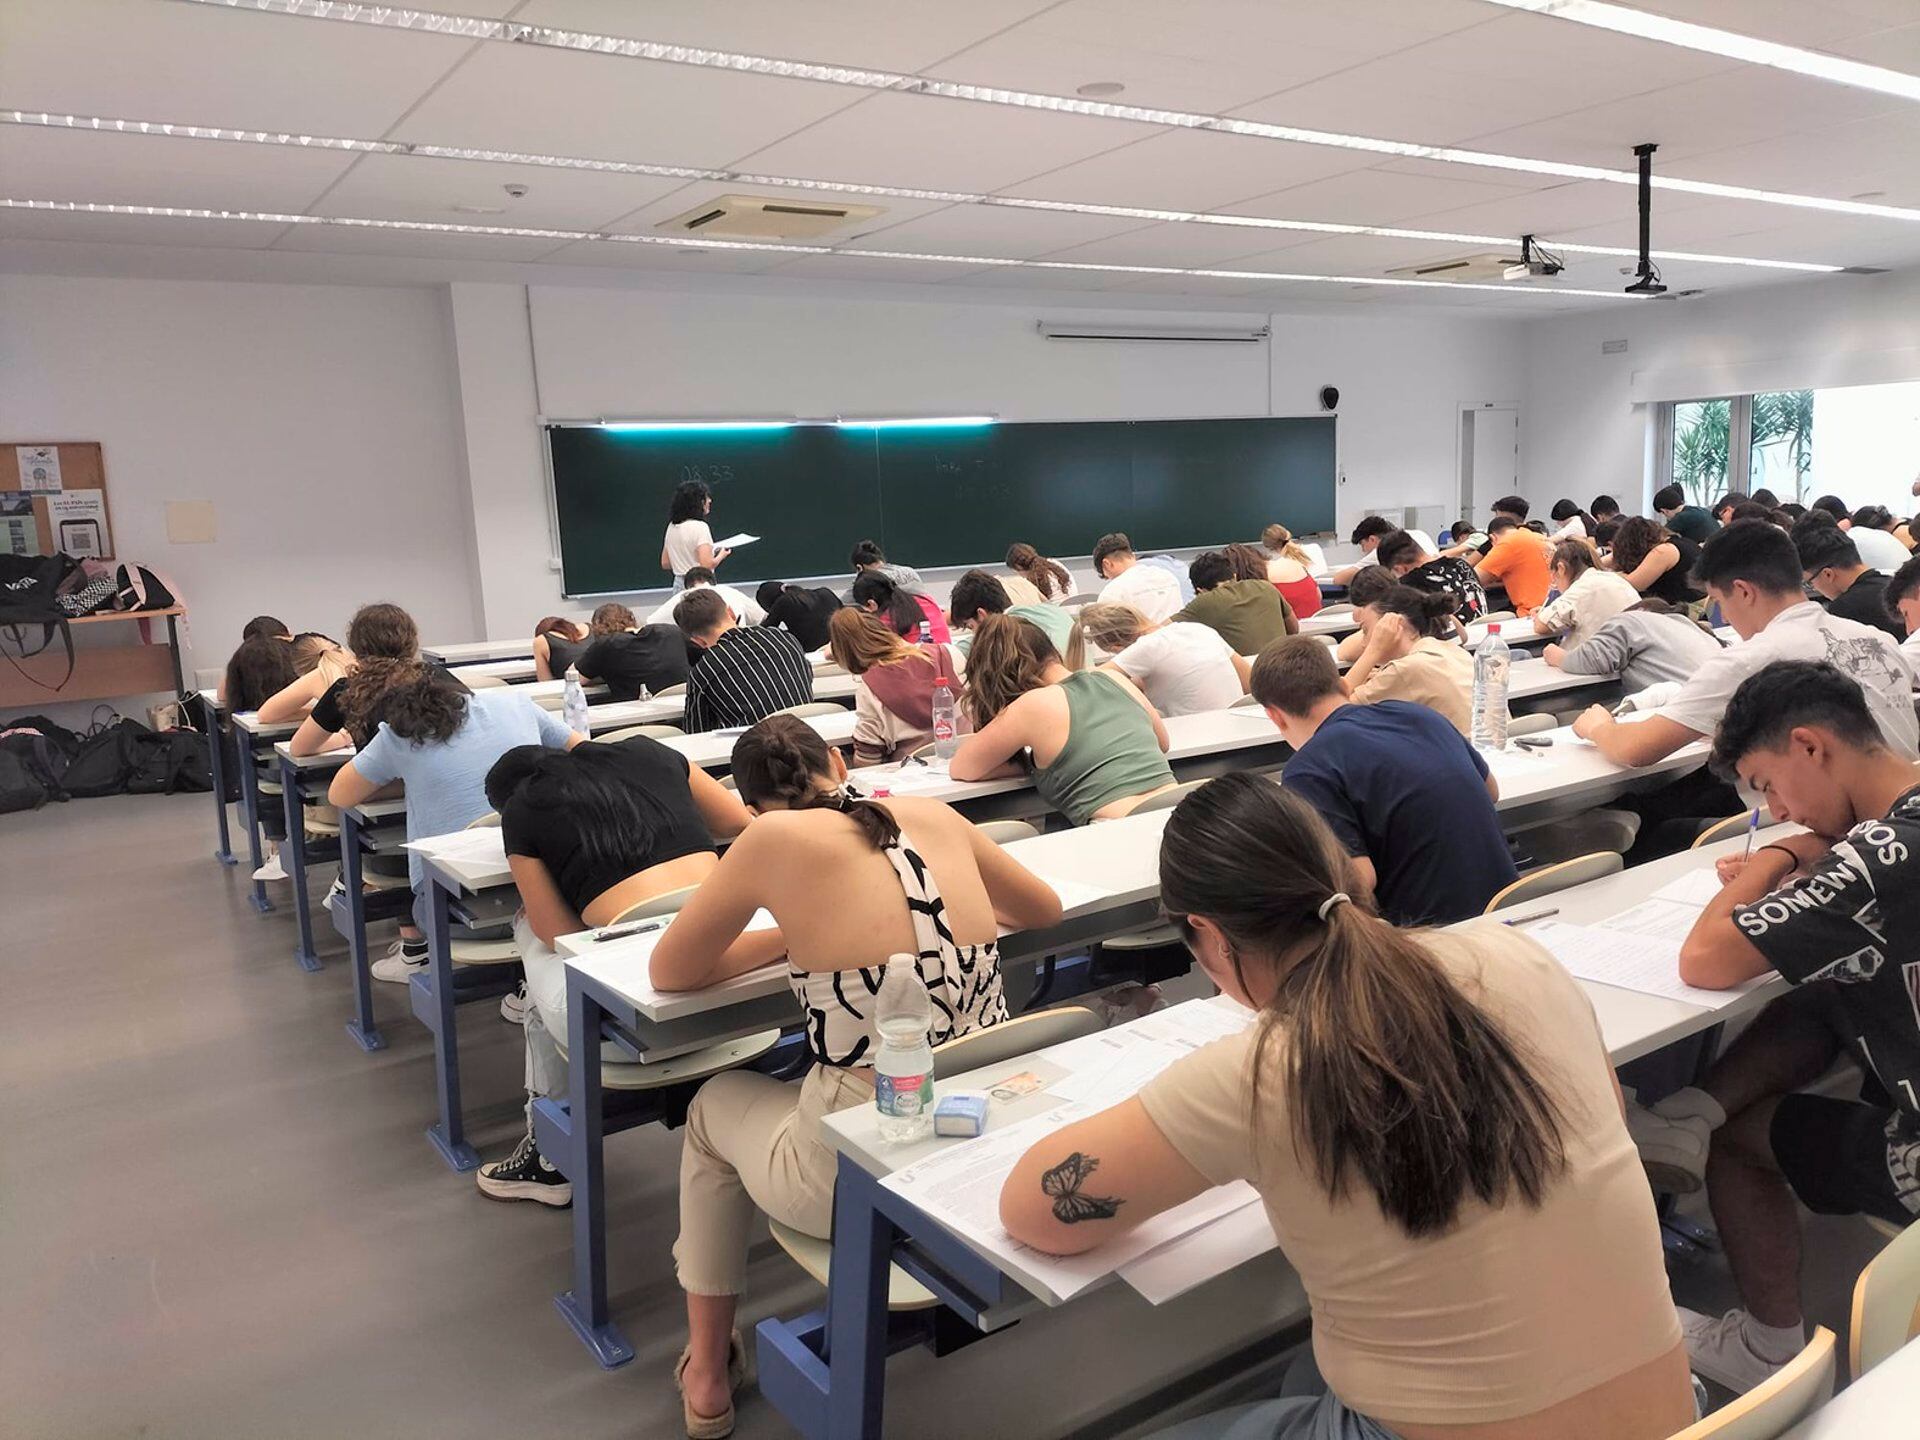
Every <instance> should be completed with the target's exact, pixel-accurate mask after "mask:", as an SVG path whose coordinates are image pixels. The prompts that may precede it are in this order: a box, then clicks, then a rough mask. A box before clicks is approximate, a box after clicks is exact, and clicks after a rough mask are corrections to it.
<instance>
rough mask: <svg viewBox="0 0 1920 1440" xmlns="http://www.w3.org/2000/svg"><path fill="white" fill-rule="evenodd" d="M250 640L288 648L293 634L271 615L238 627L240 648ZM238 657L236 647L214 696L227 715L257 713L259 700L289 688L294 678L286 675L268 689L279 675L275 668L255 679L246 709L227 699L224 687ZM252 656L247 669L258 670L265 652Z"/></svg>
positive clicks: (261, 616)
mask: <svg viewBox="0 0 1920 1440" xmlns="http://www.w3.org/2000/svg"><path fill="white" fill-rule="evenodd" d="M249 640H278V641H280V642H281V643H282V644H286V645H291V644H292V643H293V632H292V631H291V630H289V629H288V628H287V625H286V622H285V621H284V620H276V619H275V618H274V617H273V616H271V615H256V616H254V617H253V619H251V620H249V621H248V622H247V623H246V624H245V625H244V626H243V627H241V630H240V644H241V645H242V646H244V645H245V644H246V643H247V642H248V641H249ZM239 653H240V651H239V649H238V647H236V648H235V650H234V653H233V655H232V656H231V657H229V658H228V660H227V668H226V669H225V670H223V671H221V672H220V683H219V685H218V687H217V688H216V690H215V692H214V693H215V695H216V696H217V697H218V699H219V701H220V703H221V704H222V705H224V706H226V707H227V709H228V710H230V711H240V710H258V709H259V708H260V702H261V701H262V700H264V699H265V698H266V697H267V696H268V695H271V694H273V692H274V691H275V690H278V689H280V688H281V686H284V685H290V684H292V683H293V681H294V679H295V678H296V677H295V676H293V675H288V676H287V677H286V678H285V679H283V680H280V682H279V684H276V685H273V686H272V687H271V688H268V685H267V682H268V681H269V680H272V679H275V678H277V677H278V676H279V675H280V674H281V673H282V672H281V669H280V667H279V666H278V665H274V666H273V667H272V670H271V672H270V673H266V674H255V675H254V677H253V680H252V689H251V691H250V692H249V693H250V694H251V696H252V703H251V704H249V705H235V704H234V703H233V702H232V701H231V700H230V699H229V698H228V691H227V687H228V684H229V683H230V677H231V676H232V673H233V661H234V660H235V659H237V658H238V657H239ZM251 653H252V655H253V656H254V657H255V658H254V659H252V660H250V661H249V662H248V665H249V668H251V669H256V670H257V669H258V668H259V666H260V664H261V661H260V658H259V657H261V656H264V655H265V653H266V652H265V651H254V652H251Z"/></svg>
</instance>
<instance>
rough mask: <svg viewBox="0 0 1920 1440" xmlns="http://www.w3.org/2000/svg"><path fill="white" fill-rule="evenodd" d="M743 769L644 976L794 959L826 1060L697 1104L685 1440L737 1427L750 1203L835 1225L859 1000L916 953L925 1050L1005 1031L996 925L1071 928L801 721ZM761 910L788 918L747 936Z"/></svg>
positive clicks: (719, 1080)
mask: <svg viewBox="0 0 1920 1440" xmlns="http://www.w3.org/2000/svg"><path fill="white" fill-rule="evenodd" d="M994 623H997V624H1004V625H1015V626H1016V628H1018V629H1022V630H1026V631H1028V632H1029V633H1032V634H1037V633H1038V632H1037V631H1033V630H1032V627H1030V626H1017V625H1016V622H1013V621H996V622H994ZM733 774H734V778H735V780H736V781H737V782H738V783H739V786H740V798H741V799H742V800H744V801H745V802H746V803H747V805H748V806H749V807H750V808H751V809H752V810H753V811H754V813H755V815H756V816H757V817H758V818H756V819H755V820H754V822H753V823H752V824H751V825H749V826H748V827H747V828H746V830H745V832H744V833H743V834H742V835H741V836H740V838H739V839H738V840H737V841H735V842H734V844H733V846H732V847H731V848H730V849H729V850H728V851H727V853H726V855H725V857H724V858H723V859H722V860H721V861H720V865H719V868H718V869H717V870H716V871H715V872H714V874H713V876H712V877H711V878H710V879H708V880H707V881H705V882H704V883H703V884H702V885H701V887H700V890H699V892H698V893H697V894H695V895H694V897H693V898H692V899H691V900H689V901H688V902H687V904H686V908H685V909H683V910H682V911H681V912H680V914H679V916H678V917H677V918H676V919H675V920H674V922H673V924H672V926H671V927H670V928H669V929H668V930H667V932H666V934H665V935H664V936H663V937H662V938H661V940H660V943H659V945H658V947H657V948H656V949H655V950H654V952H653V958H652V981H653V984H654V985H655V986H656V987H657V988H659V989H661V990H697V989H701V988H703V987H705V986H709V985H713V984H716V983H718V982H720V981H722V980H726V979H728V978H730V977H732V976H734V975H739V974H742V973H744V972H746V971H748V970H753V969H757V968H758V967H759V966H761V965H765V964H767V963H768V962H770V961H772V960H774V959H776V958H778V957H779V956H781V955H782V954H784V955H785V957H786V968H787V975H788V979H789V980H790V981H791V982H792V985H793V992H794V995H795V997H796V998H797V999H798V1001H799V1003H800V1005H801V1007H802V1009H803V1010H804V1012H805V1014H806V1016H807V1026H806V1035H807V1044H808V1048H809V1050H810V1051H811V1052H812V1057H813V1062H814V1063H813V1066H812V1068H811V1069H809V1070H808V1071H807V1073H806V1076H805V1078H804V1079H802V1080H801V1081H800V1083H799V1084H798V1085H789V1084H785V1083H783V1082H781V1081H779V1080H776V1079H774V1078H773V1077H771V1076H768V1075H759V1074H754V1073H752V1072H749V1071H744V1070H735V1071H731V1072H729V1073H727V1074H725V1075H719V1076H716V1077H715V1078H713V1079H711V1080H709V1081H707V1083H706V1084H705V1085H704V1086H702V1087H701V1089H700V1093H699V1094H698V1095H696V1096H695V1097H694V1100H693V1106H692V1108H691V1110H689V1112H688V1114H687V1127H686V1141H685V1144H684V1147H683V1148H682V1150H681V1156H680V1238H679V1239H678V1241H676V1242H675V1244H674V1247H673V1255H674V1264H675V1267H676V1269H677V1271H678V1274H679V1277H680V1285H681V1288H682V1289H684V1290H685V1291H686V1292H687V1328H688V1332H689V1337H688V1345H687V1348H686V1350H685V1351H683V1352H682V1353H681V1356H680V1363H679V1365H678V1366H677V1367H676V1369H675V1378H676V1379H677V1380H678V1381H679V1384H680V1387H681V1391H682V1394H683V1395H684V1396H685V1409H686V1422H687V1433H688V1434H689V1435H691V1436H720V1435H726V1434H728V1433H730V1431H731V1429H732V1426H733V1393H732V1392H733V1389H734V1386H735V1385H736V1384H737V1383H738V1379H739V1376H740V1374H741V1371H742V1370H743V1369H744V1362H745V1355H744V1352H743V1347H742V1344H741V1340H740V1336H739V1334H738V1333H737V1332H736V1331H734V1329H733V1318H734V1310H735V1306H736V1304H737V1301H738V1297H739V1294H740V1291H741V1289H742V1287H743V1285H744V1283H745V1280H746V1267H747V1247H748V1246H749V1244H751V1242H752V1239H753V1230H754V1211H755V1210H756V1208H757V1209H759V1210H762V1211H765V1212H766V1213H767V1214H768V1215H770V1216H772V1217H773V1218H774V1219H776V1220H779V1221H780V1222H781V1223H783V1224H786V1225H791V1226H793V1227H794V1228H795V1229H797V1230H800V1231H802V1232H804V1233H805V1234H808V1235H814V1236H819V1237H822V1238H824V1237H826V1236H828V1235H829V1234H831V1232H832V1225H833V1183H834V1171H835V1157H834V1152H833V1150H832V1148H831V1147H830V1146H829V1145H827V1144H826V1142H825V1141H824V1140H823V1139H822V1138H821V1133H820V1122H821V1120H822V1119H823V1118H824V1117H826V1116H827V1115H830V1114H832V1113H834V1112H835V1111H837V1110H845V1109H848V1108H850V1107H852V1106H856V1105H871V1104H872V1103H873V1068H872V1066H873V1057H874V1052H875V1050H876V1048H877V1046H878V1044H879V1037H878V1035H877V1034H875V1032H874V1028H873V1010H872V1007H871V1006H870V1005H867V1004H864V1003H862V999H861V998H860V997H867V996H871V995H872V994H873V993H874V992H875V991H877V990H878V989H879V986H880V981H881V977H882V974H883V968H882V967H883V966H884V965H885V963H886V961H887V960H888V959H889V957H892V956H910V957H912V958H913V963H914V966H915V968H916V969H917V970H918V971H919V972H920V975H921V978H922V979H924V980H925V981H926V982H927V986H928V988H929V990H931V991H932V992H933V994H934V995H935V996H936V997H937V1003H936V1004H935V1005H934V1017H935V1018H934V1028H933V1031H932V1033H930V1034H929V1036H928V1039H929V1040H930V1041H931V1042H932V1043H933V1044H936V1045H938V1044H942V1043H944V1042H945V1041H947V1040H950V1039H953V1038H955V1037H957V1036H960V1035H965V1034H968V1033H970V1032H971V1031H973V1030H976V1029H979V1028H981V1027H983V1026H988V1025H997V1024H999V1023H1000V1022H1001V1021H1003V1020H1005V1019H1006V1018H1007V1006H1006V1000H1005V998H1004V996H1003V994H1002V988H1001V978H1000V952H999V945H998V938H997V937H998V934H999V928H1000V927H1001V926H1006V927H1008V928H1011V929H1023V930H1032V929H1039V928H1042V927H1045V926H1048V925H1055V924H1058V923H1059V920H1060V898H1059V896H1057V895H1056V894H1055V893H1054V892H1053V890H1052V888H1051V887H1049V886H1048V885H1047V883H1046V882H1045V881H1043V880H1041V879H1039V878H1038V877H1036V876H1034V875H1032V874H1030V873H1028V872H1027V871H1026V870H1025V869H1023V868H1022V867H1021V866H1020V865H1019V864H1018V863H1017V862H1016V861H1015V860H1013V859H1012V858H1011V857H1010V856H1009V855H1008V854H1007V853H1006V852H1005V851H1004V850H1002V849H1001V848H1000V847H999V846H998V845H996V844H994V843H993V842H992V841H990V840H988V839H986V838H985V837H984V836H982V835H981V834H980V832H979V831H977V830H975V829H974V828H973V826H971V825H969V824H968V823H967V822H966V821H965V820H963V819H962V818H961V817H960V816H959V815H957V814H955V813H954V812H953V811H952V810H950V809H948V808H947V807H946V806H945V805H942V804H940V803H939V802H938V801H935V800H923V799H914V798H910V797H906V796H895V797H893V798H890V799H887V800H859V799H856V798H855V797H854V796H853V795H851V794H850V793H849V792H848V790H847V788H846V779H847V772H846V766H845V765H844V764H843V763H842V761H841V759H840V756H839V753H838V752H837V751H834V750H832V749H829V748H828V746H827V744H826V743H825V742H824V741H823V740H821V738H820V736H819V735H818V734H817V733H816V732H815V731H813V730H812V729H811V728H810V727H808V726H807V725H806V724H804V723H802V722H801V721H798V720H795V719H793V718H792V717H790V716H779V715H776V716H774V717H772V718H771V719H768V720H764V721H762V722H761V723H760V724H758V725H756V726H754V727H753V729H751V730H749V731H748V732H747V733H746V734H745V735H743V736H742V737H741V738H740V742H739V744H738V745H736V746H735V747H734V751H733ZM762 908H764V909H766V910H767V911H769V912H770V913H771V914H772V916H773V918H774V920H775V921H776V922H777V923H778V925H779V928H778V929H777V930H771V931H760V932H746V926H747V923H748V922H749V921H750V920H751V919H752V918H753V914H754V912H755V911H756V910H759V909H762ZM743 932H746V933H743ZM850 997H852V998H850Z"/></svg>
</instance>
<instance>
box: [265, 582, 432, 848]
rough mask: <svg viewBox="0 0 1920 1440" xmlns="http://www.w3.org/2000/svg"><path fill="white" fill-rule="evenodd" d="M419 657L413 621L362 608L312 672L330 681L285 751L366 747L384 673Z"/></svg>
mask: <svg viewBox="0 0 1920 1440" xmlns="http://www.w3.org/2000/svg"><path fill="white" fill-rule="evenodd" d="M419 657H420V627H419V626H418V625H416V624H414V621H413V616H411V615H409V614H408V613H407V612H406V611H405V610H402V609H401V608H400V607H399V606H398V605H391V604H388V603H387V602H385V601H377V602H375V603H374V604H372V605H362V606H361V607H360V608H359V609H358V610H356V611H354V612H353V619H351V620H350V621H348V622H347V648H346V649H345V650H344V651H341V650H338V649H336V650H335V651H334V652H333V654H332V655H331V656H328V657H325V658H324V659H323V660H322V661H321V663H320V664H319V665H318V666H316V668H315V672H314V673H315V674H319V675H322V676H326V675H332V676H334V677H335V678H333V679H332V680H331V682H330V683H328V684H327V685H326V686H325V688H323V689H322V690H321V691H320V695H319V698H318V699H317V700H315V701H314V702H313V706H312V708H311V709H310V710H308V712H307V716H306V719H304V720H303V721H301V722H300V728H299V729H298V730H296V731H294V732H293V739H292V740H290V741H289V742H288V743H287V748H288V749H289V750H291V751H292V752H293V753H294V754H295V755H318V754H320V753H321V752H322V751H323V750H337V749H339V748H341V747H342V746H345V745H364V744H366V743H367V741H368V740H370V739H371V738H372V737H373V733H374V731H375V730H377V729H379V728H380V708H379V697H380V694H381V692H382V691H384V690H385V689H386V685H387V681H388V679H389V678H390V676H389V671H388V669H387V668H386V667H387V666H388V665H389V663H390V662H395V661H408V660H417V659H419ZM363 677H364V678H363ZM308 688H309V689H312V688H313V686H312V684H309V686H308ZM368 858H369V859H372V858H373V857H372V856H369V857H368ZM381 863H384V862H381ZM389 873H391V872H389Z"/></svg>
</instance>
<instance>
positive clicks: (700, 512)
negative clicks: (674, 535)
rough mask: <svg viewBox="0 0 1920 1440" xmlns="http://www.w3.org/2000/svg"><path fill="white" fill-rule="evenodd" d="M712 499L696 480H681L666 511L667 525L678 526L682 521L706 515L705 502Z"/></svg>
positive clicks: (710, 494)
mask: <svg viewBox="0 0 1920 1440" xmlns="http://www.w3.org/2000/svg"><path fill="white" fill-rule="evenodd" d="M712 498H713V492H712V491H711V490H709V489H707V487H706V486H705V485H702V484H701V483H700V482H699V481H698V480H682V481H681V482H680V483H679V485H677V486H676V487H675V488H674V492H673V504H672V507H671V508H670V509H669V510H668V511H667V523H668V524H669V525H678V524H679V523H680V522H681V521H682V520H698V519H701V518H702V517H703V516H705V515H706V513H707V501H709V500H711V499H712Z"/></svg>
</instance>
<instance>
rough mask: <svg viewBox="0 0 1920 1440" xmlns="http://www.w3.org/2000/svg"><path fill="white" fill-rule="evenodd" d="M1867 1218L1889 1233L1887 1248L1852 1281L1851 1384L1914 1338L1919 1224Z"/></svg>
mask: <svg viewBox="0 0 1920 1440" xmlns="http://www.w3.org/2000/svg"><path fill="white" fill-rule="evenodd" d="M1868 1218H1869V1219H1870V1220H1871V1222H1872V1224H1873V1228H1874V1229H1875V1230H1878V1231H1880V1232H1881V1233H1882V1234H1886V1233H1887V1232H1888V1231H1892V1232H1893V1233H1892V1240H1893V1243H1892V1244H1890V1245H1888V1246H1887V1248H1886V1249H1884V1250H1882V1251H1881V1252H1880V1253H1879V1254H1878V1255H1876V1256H1874V1257H1873V1259H1872V1260H1871V1261H1869V1262H1868V1264H1867V1268H1866V1269H1864V1270H1862V1271H1861V1272H1860V1278H1859V1280H1857V1281H1856V1282H1854V1287H1853V1320H1852V1323H1851V1324H1850V1325H1849V1326H1848V1330H1849V1331H1850V1332H1851V1333H1850V1334H1849V1336H1848V1338H1847V1365H1848V1368H1849V1370H1850V1371H1851V1372H1852V1374H1853V1378H1854V1379H1856V1380H1858V1379H1859V1378H1860V1377H1861V1376H1862V1375H1864V1374H1865V1373H1866V1372H1867V1371H1869V1370H1871V1369H1872V1368H1873V1367H1874V1366H1876V1365H1878V1364H1879V1363H1880V1362H1881V1361H1882V1360H1885V1359H1886V1358H1887V1357H1888V1356H1889V1355H1891V1354H1893V1352H1894V1351H1896V1350H1898V1349H1900V1347H1901V1346H1903V1345H1905V1344H1906V1343H1907V1342H1908V1341H1909V1340H1912V1339H1914V1338H1915V1337H1916V1336H1920V1225H1907V1226H1904V1227H1902V1226H1896V1225H1891V1224H1889V1223H1888V1222H1887V1221H1885V1220H1880V1219H1877V1218H1875V1217H1871V1216H1870V1217H1868Z"/></svg>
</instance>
